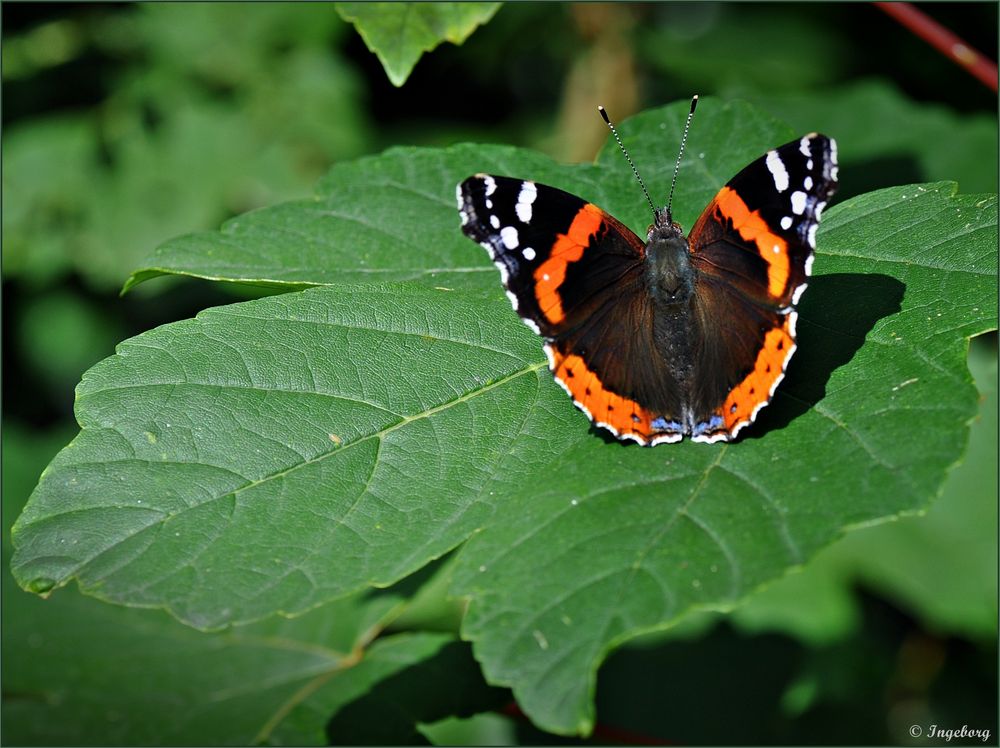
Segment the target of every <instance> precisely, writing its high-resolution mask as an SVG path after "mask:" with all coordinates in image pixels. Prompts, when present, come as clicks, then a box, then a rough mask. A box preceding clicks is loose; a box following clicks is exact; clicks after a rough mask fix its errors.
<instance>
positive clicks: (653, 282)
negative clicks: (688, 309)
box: [646, 208, 694, 305]
mask: <svg viewBox="0 0 1000 748" xmlns="http://www.w3.org/2000/svg"><path fill="white" fill-rule="evenodd" d="M690 257H691V253H690V251H689V249H688V242H687V239H686V238H685V237H684V231H683V230H682V229H681V227H680V224H677V223H674V221H673V220H671V218H670V213H669V211H668V210H667V209H666V208H663V209H662V210H658V211H657V212H656V223H654V224H653V225H652V226H650V227H649V235H648V238H647V240H646V282H647V283H648V285H649V289H650V292H651V293H652V295H653V297H654V298H655V299H656V300H657V301H659V302H660V303H661V304H666V305H677V304H683V303H685V302H687V301H689V300H690V299H691V296H692V294H693V293H694V271H693V269H692V268H691V259H690Z"/></svg>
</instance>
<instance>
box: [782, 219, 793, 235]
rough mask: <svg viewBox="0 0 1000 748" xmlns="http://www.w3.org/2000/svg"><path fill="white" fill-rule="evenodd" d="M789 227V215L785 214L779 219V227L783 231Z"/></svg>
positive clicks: (790, 220)
mask: <svg viewBox="0 0 1000 748" xmlns="http://www.w3.org/2000/svg"><path fill="white" fill-rule="evenodd" d="M791 227H792V217H791V216H785V217H784V218H782V219H781V228H783V229H784V230H785V231H788V229H790V228H791Z"/></svg>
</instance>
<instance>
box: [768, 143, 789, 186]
mask: <svg viewBox="0 0 1000 748" xmlns="http://www.w3.org/2000/svg"><path fill="white" fill-rule="evenodd" d="M765 163H766V164H767V170H768V171H769V172H771V176H772V177H773V178H774V186H775V187H776V188H777V189H778V192H784V191H785V190H787V189H788V171H787V170H786V169H785V164H784V162H783V161H782V160H781V156H779V155H778V152H777V151H768V152H767V158H766V160H765Z"/></svg>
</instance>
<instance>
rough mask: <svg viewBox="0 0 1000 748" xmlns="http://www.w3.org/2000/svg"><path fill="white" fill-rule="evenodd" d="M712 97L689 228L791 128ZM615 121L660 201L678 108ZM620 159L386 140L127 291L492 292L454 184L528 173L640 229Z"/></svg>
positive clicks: (687, 189) (167, 249) (186, 248)
mask: <svg viewBox="0 0 1000 748" xmlns="http://www.w3.org/2000/svg"><path fill="white" fill-rule="evenodd" d="M710 101H711V100H705V102H703V103H702V105H701V109H700V110H699V121H698V128H697V130H695V131H693V132H692V133H691V137H690V138H689V147H690V149H691V150H690V153H693V154H695V156H694V157H692V158H689V159H688V160H687V161H685V162H684V163H683V164H682V165H681V172H680V177H679V179H678V187H677V194H676V195H675V199H674V205H675V209H676V210H675V212H676V214H677V215H678V216H680V217H681V219H682V221H685V222H686V223H685V225H687V226H690V225H691V224H692V223H693V222H694V220H695V218H697V215H698V213H699V212H700V210H701V209H702V208H703V207H704V206H705V205H706V204H707V203H708V201H709V200H710V199H711V198H712V196H713V195H714V194H715V192H716V191H717V190H718V189H719V187H721V186H722V185H723V184H724V183H725V182H726V181H727V180H728V179H729V178H730V177H731V176H733V175H734V174H735V173H736V172H737V171H738V170H739V169H740V168H741V167H743V166H745V165H746V164H747V163H748V162H749V161H751V160H752V159H754V158H756V157H757V156H759V155H760V154H761V153H763V152H764V151H766V150H767V149H768V148H770V147H772V146H773V145H774V144H775V143H778V142H783V141H785V140H789V139H790V138H792V137H793V136H794V134H795V133H794V132H792V131H791V130H788V129H787V128H785V127H784V126H782V125H781V124H780V123H778V122H777V121H776V120H774V119H772V118H771V117H769V116H768V115H766V114H764V113H762V112H761V111H759V110H757V109H754V108H753V107H751V106H749V105H747V104H745V103H743V102H734V103H732V104H722V103H721V102H720V103H708V102H710ZM702 113H704V116H702ZM622 127H623V130H622V132H623V133H624V134H625V135H626V137H629V147H630V148H631V149H632V150H633V156H634V157H635V159H636V161H637V162H639V163H641V164H643V174H645V175H646V179H647V181H648V183H649V185H650V188H651V189H652V190H653V193H654V194H658V195H660V196H662V197H661V199H663V200H665V196H666V194H667V191H668V189H669V187H670V179H671V176H672V174H673V171H672V170H673V163H672V162H669V163H668V161H667V160H665V159H663V158H662V154H663V152H664V151H665V150H675V149H676V145H674V144H676V143H677V142H678V139H679V137H680V132H681V128H682V127H683V115H682V114H681V113H680V112H679V111H676V110H675V109H664V110H659V111H658V112H653V113H647V114H645V115H640V116H639V117H635V118H633V119H631V120H629V121H628V122H626V123H623V125H622ZM734 132H739V133H741V137H740V138H734V137H732V134H733V133H734ZM633 134H634V136H633ZM623 166H625V162H624V161H623V159H622V158H621V154H620V152H619V151H618V150H617V147H616V146H615V145H614V143H613V142H612V143H611V146H610V148H605V150H604V151H603V152H602V153H601V155H600V158H599V160H598V163H597V164H596V165H593V164H580V165H575V166H566V165H562V164H557V163H555V162H554V161H552V160H551V159H549V158H547V157H545V156H542V155H540V154H538V153H535V152H533V151H527V150H522V149H516V148H510V147H503V146H479V145H475V146H474V145H457V146H454V147H452V148H448V149H443V150H440V149H429V148H393V149H391V150H389V151H387V152H386V153H384V154H382V155H380V156H372V157H367V158H361V159H358V160H356V161H353V162H347V163H343V164H338V165H336V166H334V167H333V168H332V169H331V170H330V172H329V174H328V175H327V176H326V178H325V179H323V180H322V181H321V182H320V183H319V185H318V187H317V189H316V196H315V198H314V199H313V200H303V201H299V202H292V203H284V204H280V205H275V206H273V207H270V208H264V209H262V210H257V211H253V212H251V213H247V214H245V215H242V216H239V217H237V218H234V219H232V220H230V221H228V222H227V223H226V224H225V225H224V226H223V227H222V230H221V231H207V232H202V233H197V234H189V235H187V236H181V237H178V238H176V239H172V240H170V241H168V242H166V243H165V244H163V245H161V246H160V247H158V248H157V250H156V252H155V253H154V254H153V256H152V257H151V258H150V260H149V261H148V263H147V265H146V266H145V267H143V268H142V269H140V270H138V271H136V272H135V273H133V275H132V277H131V278H130V279H129V280H128V282H127V283H126V285H125V288H126V290H127V289H130V288H133V287H134V286H135V285H137V284H138V283H141V282H142V281H144V280H147V279H149V278H154V277H156V276H158V275H163V274H178V275H190V276H194V277H197V278H209V279H212V280H228V281H240V282H250V283H264V284H269V285H277V286H282V285H283V286H302V285H317V284H333V283H356V282H361V283H368V282H373V281H383V280H385V281H397V280H416V281H419V282H421V283H424V284H427V285H431V286H449V287H466V288H469V287H472V288H477V289H492V290H496V289H497V281H496V270H495V269H494V267H493V265H492V264H491V263H490V262H489V260H488V258H487V257H486V254H485V253H484V252H482V251H480V250H478V249H477V248H476V247H475V246H474V245H472V244H470V243H469V241H468V240H467V239H466V238H465V237H464V236H463V235H462V234H461V232H460V231H459V230H458V227H459V225H460V222H459V219H458V211H457V210H456V207H455V185H457V184H458V183H459V182H460V181H461V180H463V179H465V178H466V177H467V176H469V174H472V173H474V172H479V171H489V172H492V173H495V174H508V175H515V176H523V177H530V178H532V179H536V180H537V181H539V182H542V183H545V184H553V185H557V186H560V187H562V188H563V189H566V190H569V191H571V192H576V193H577V194H580V195H586V196H587V197H588V199H591V200H593V201H595V202H597V203H598V204H599V205H601V206H602V207H603V208H605V209H608V210H610V211H611V212H612V213H614V214H615V215H616V216H618V217H619V218H620V219H622V220H626V221H627V222H629V223H631V225H633V226H637V227H640V226H645V225H646V224H648V222H649V220H648V215H647V209H646V206H645V204H644V203H643V202H642V200H640V199H637V198H638V197H639V193H638V192H637V190H636V185H635V180H634V178H633V177H632V174H631V172H629V171H628V170H627V167H626V168H625V169H623ZM417 227H419V229H418V228H417Z"/></svg>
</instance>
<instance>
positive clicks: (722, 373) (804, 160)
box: [688, 133, 837, 441]
mask: <svg viewBox="0 0 1000 748" xmlns="http://www.w3.org/2000/svg"><path fill="white" fill-rule="evenodd" d="M836 188H837V146H836V143H835V142H834V141H833V140H832V139H830V138H828V137H826V136H825V135H819V134H816V133H813V134H810V135H805V136H803V137H802V138H800V139H798V140H794V141H792V142H790V143H786V144H785V145H783V146H781V147H780V148H775V149H774V150H771V151H768V152H767V154H765V155H764V156H762V157H761V158H759V159H758V160H757V161H754V162H753V163H751V164H750V165H749V166H747V167H746V168H745V169H743V170H742V171H741V172H740V173H739V174H737V175H736V176H735V177H733V179H731V180H730V181H729V182H728V183H727V184H726V185H725V186H724V187H723V188H722V189H721V190H719V193H718V194H717V195H716V196H715V198H714V199H713V200H712V202H711V203H709V205H708V207H707V208H706V209H705V211H704V212H703V213H702V215H701V217H700V218H699V219H698V221H697V222H696V223H695V225H694V227H693V228H692V230H691V233H690V234H689V237H688V241H689V245H690V250H691V263H692V265H693V266H694V267H695V268H696V270H697V281H696V286H697V288H696V294H695V303H694V327H695V330H696V334H695V336H694V337H695V338H696V339H697V340H698V341H699V343H698V346H697V350H696V352H695V361H696V370H697V371H698V372H699V373H700V375H701V376H700V379H699V381H698V383H697V387H696V391H695V394H694V396H693V407H694V410H695V413H696V420H697V422H698V426H696V427H695V434H694V438H696V439H699V440H702V441H718V440H727V439H731V438H732V437H734V436H735V435H736V433H737V432H738V431H739V430H740V429H741V428H743V427H744V426H746V425H747V424H749V423H752V422H753V420H754V419H755V418H756V416H757V413H758V412H759V410H760V409H761V408H762V407H764V406H765V405H767V403H768V402H770V400H771V397H772V396H773V395H774V391H775V389H776V387H777V386H778V383H779V382H780V381H781V379H782V377H783V376H784V371H785V367H786V366H787V365H788V361H789V359H790V358H791V356H792V354H793V353H794V351H795V321H796V313H795V308H794V307H795V304H796V303H798V300H799V298H800V296H801V294H802V292H803V291H804V290H805V288H806V282H807V279H808V277H809V274H810V271H811V268H812V261H813V253H814V251H815V248H816V229H817V227H818V226H819V220H820V215H821V214H822V212H823V208H824V207H825V206H826V204H827V202H828V201H829V199H830V198H831V197H832V196H833V193H834V192H835V191H836Z"/></svg>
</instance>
